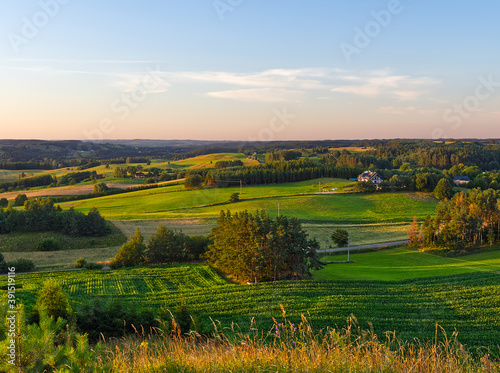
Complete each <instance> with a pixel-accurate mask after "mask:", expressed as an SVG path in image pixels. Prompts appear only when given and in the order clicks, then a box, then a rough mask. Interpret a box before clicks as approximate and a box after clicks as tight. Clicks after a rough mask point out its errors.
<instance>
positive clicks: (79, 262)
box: [75, 258, 87, 268]
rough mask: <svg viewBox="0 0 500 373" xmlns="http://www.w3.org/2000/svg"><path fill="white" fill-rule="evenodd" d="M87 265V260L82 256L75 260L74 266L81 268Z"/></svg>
mask: <svg viewBox="0 0 500 373" xmlns="http://www.w3.org/2000/svg"><path fill="white" fill-rule="evenodd" d="M86 265H87V261H86V260H85V259H84V258H80V259H77V260H76V263H75V268H83V267H85V266H86Z"/></svg>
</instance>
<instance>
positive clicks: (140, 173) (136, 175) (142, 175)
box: [134, 172, 146, 179]
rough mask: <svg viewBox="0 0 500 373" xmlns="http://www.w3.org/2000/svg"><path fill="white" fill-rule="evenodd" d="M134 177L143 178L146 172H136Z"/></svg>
mask: <svg viewBox="0 0 500 373" xmlns="http://www.w3.org/2000/svg"><path fill="white" fill-rule="evenodd" d="M134 178H135V179H145V178H146V174H145V173H144V172H137V173H136V174H135V176H134Z"/></svg>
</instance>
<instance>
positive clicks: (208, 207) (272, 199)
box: [62, 179, 437, 224]
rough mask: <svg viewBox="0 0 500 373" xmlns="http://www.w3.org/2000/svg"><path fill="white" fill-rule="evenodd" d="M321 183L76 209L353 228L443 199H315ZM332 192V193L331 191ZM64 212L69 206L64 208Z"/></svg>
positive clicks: (167, 195)
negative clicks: (231, 215)
mask: <svg viewBox="0 0 500 373" xmlns="http://www.w3.org/2000/svg"><path fill="white" fill-rule="evenodd" d="M319 181H320V180H312V181H308V182H301V183H289V184H280V185H270V186H255V187H244V188H243V193H242V194H241V195H240V199H241V201H240V202H237V203H227V201H228V200H229V197H230V196H231V194H232V193H235V192H239V191H240V188H239V187H234V188H221V189H203V190H192V191H184V190H182V191H174V190H173V189H172V187H170V188H159V189H155V190H150V191H139V192H134V193H127V194H126V195H118V196H108V197H101V198H96V199H91V200H86V201H79V202H76V203H73V204H71V205H74V206H75V209H77V210H80V211H83V212H87V211H89V210H90V209H91V208H92V207H97V208H98V209H99V211H100V212H101V213H102V214H103V216H105V217H107V218H108V219H112V220H138V219H189V218H195V219H210V218H216V217H217V216H218V215H219V212H220V210H221V209H224V210H226V209H230V210H231V211H243V210H248V211H255V210H258V209H263V208H264V209H267V210H268V211H269V213H270V215H271V216H276V215H277V213H278V203H279V206H280V213H281V214H285V215H288V216H295V217H297V218H298V219H301V220H303V221H311V222H330V223H337V224H349V223H365V224H366V223H381V222H392V223H394V222H405V221H407V222H410V221H411V220H412V219H413V216H417V217H418V218H423V217H425V216H426V215H428V214H430V215H433V214H434V211H435V207H436V204H437V200H436V199H435V198H434V197H432V196H430V195H428V194H421V193H380V194H371V195H362V194H349V193H338V194H315V193H316V190H317V189H319ZM322 183H324V184H325V185H328V186H329V187H333V186H336V187H338V188H342V186H345V185H347V184H348V182H346V181H345V180H340V179H325V180H323V181H322ZM330 189H331V188H330ZM62 207H63V208H64V207H65V205H64V204H63V205H62Z"/></svg>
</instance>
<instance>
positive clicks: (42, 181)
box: [0, 175, 57, 191]
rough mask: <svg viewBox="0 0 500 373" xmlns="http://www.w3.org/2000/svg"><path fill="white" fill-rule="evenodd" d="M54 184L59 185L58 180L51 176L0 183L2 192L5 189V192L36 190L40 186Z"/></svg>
mask: <svg viewBox="0 0 500 373" xmlns="http://www.w3.org/2000/svg"><path fill="white" fill-rule="evenodd" d="M53 183H57V179H55V178H54V177H52V176H51V175H41V176H35V177H27V178H24V179H19V180H16V181H8V182H4V183H0V191H1V190H2V189H3V190H4V191H6V190H9V189H10V188H12V189H26V188H34V187H39V186H47V185H51V184H53Z"/></svg>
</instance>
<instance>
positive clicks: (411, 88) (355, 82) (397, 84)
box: [332, 70, 439, 101]
mask: <svg viewBox="0 0 500 373" xmlns="http://www.w3.org/2000/svg"><path fill="white" fill-rule="evenodd" d="M340 78H341V79H343V80H344V81H345V82H347V83H349V84H343V85H338V86H336V87H334V88H332V91H333V92H341V93H349V94H353V95H359V96H364V97H377V96H382V95H383V96H386V97H388V98H393V99H396V100H400V101H409V100H416V99H418V98H419V97H420V96H422V95H423V94H425V93H427V92H428V89H429V88H430V87H431V86H434V85H436V84H437V83H439V81H438V80H435V79H432V78H429V77H418V78H413V77H410V76H406V75H391V74H390V72H389V71H387V70H384V71H375V72H371V73H368V74H365V75H345V76H343V77H340Z"/></svg>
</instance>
